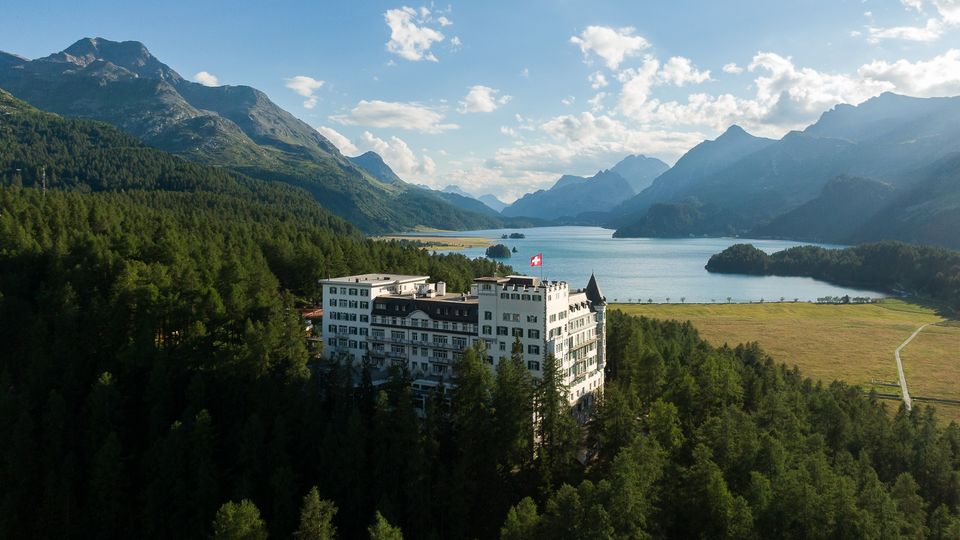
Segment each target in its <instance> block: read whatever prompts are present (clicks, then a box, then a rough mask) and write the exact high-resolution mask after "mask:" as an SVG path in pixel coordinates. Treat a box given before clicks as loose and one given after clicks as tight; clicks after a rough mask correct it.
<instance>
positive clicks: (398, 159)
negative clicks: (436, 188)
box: [356, 131, 437, 180]
mask: <svg viewBox="0 0 960 540" xmlns="http://www.w3.org/2000/svg"><path fill="white" fill-rule="evenodd" d="M356 145H357V147H358V148H359V149H360V150H361V151H364V152H365V151H367V150H372V151H374V152H376V153H377V154H379V155H380V157H381V158H383V161H384V162H385V163H386V164H387V165H389V166H390V168H391V169H393V172H395V173H397V176H399V177H400V178H402V179H404V180H411V179H417V180H419V179H421V178H423V177H429V176H431V175H433V174H434V173H435V172H436V170H437V165H436V163H434V161H433V159H431V158H430V157H429V156H427V155H421V156H420V157H417V155H416V154H414V152H413V150H411V149H410V146H409V145H408V144H407V143H406V141H404V140H403V139H401V138H400V137H395V136H394V137H390V138H388V139H386V140H385V139H381V138H379V137H377V136H376V135H374V134H373V133H370V132H369V131H364V132H363V134H362V135H361V136H360V138H359V139H357V141H356Z"/></svg>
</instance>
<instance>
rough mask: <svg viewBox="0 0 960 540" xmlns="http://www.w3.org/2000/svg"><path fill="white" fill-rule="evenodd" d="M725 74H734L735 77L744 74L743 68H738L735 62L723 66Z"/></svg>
mask: <svg viewBox="0 0 960 540" xmlns="http://www.w3.org/2000/svg"><path fill="white" fill-rule="evenodd" d="M723 72H724V73H732V74H733V75H739V74H741V73H743V68H742V67H740V66H738V65H737V64H735V63H734V62H730V63H729V64H724V65H723Z"/></svg>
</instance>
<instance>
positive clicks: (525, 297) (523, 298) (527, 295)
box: [520, 294, 530, 300]
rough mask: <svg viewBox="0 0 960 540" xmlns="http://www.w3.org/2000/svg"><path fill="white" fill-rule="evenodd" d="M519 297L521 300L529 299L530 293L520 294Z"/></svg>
mask: <svg viewBox="0 0 960 540" xmlns="http://www.w3.org/2000/svg"><path fill="white" fill-rule="evenodd" d="M520 299H521V300H529V299H530V295H529V294H523V295H520Z"/></svg>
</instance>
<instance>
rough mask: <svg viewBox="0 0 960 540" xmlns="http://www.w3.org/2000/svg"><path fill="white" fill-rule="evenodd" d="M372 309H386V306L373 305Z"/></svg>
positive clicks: (381, 304)
mask: <svg viewBox="0 0 960 540" xmlns="http://www.w3.org/2000/svg"><path fill="white" fill-rule="evenodd" d="M373 309H387V305H386V304H384V303H382V302H377V303H375V304H373Z"/></svg>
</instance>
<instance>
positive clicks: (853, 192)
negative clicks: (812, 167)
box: [750, 176, 896, 242]
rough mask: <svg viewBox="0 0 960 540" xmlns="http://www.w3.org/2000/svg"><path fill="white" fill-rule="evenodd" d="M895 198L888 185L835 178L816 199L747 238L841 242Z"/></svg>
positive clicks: (864, 180)
mask: <svg viewBox="0 0 960 540" xmlns="http://www.w3.org/2000/svg"><path fill="white" fill-rule="evenodd" d="M895 195H896V192H895V190H894V189H893V187H891V186H890V184H885V183H883V182H877V181H875V180H870V179H867V178H858V177H852V176H838V177H837V178H834V179H833V180H831V181H830V182H828V183H827V185H825V186H824V187H823V190H822V191H821V192H820V195H819V196H817V198H815V199H813V200H811V201H808V202H806V203H804V204H802V205H800V206H799V207H797V208H795V209H793V210H791V211H789V212H787V213H785V214H782V215H780V216H778V217H776V218H774V219H773V221H771V222H770V223H768V224H766V225H763V226H761V227H759V228H757V229H755V230H754V231H753V232H752V233H750V236H755V237H760V238H763V237H773V238H792V239H797V240H806V241H811V242H843V241H846V240H847V239H848V238H850V237H851V236H852V235H853V234H854V233H855V232H856V231H857V230H859V229H860V228H861V227H862V226H863V224H864V223H865V222H867V221H868V220H870V219H871V218H872V217H873V216H874V215H875V214H876V213H877V212H879V211H880V209H882V208H884V207H885V206H887V205H888V204H889V203H890V201H891V200H893V199H894V197H895Z"/></svg>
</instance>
